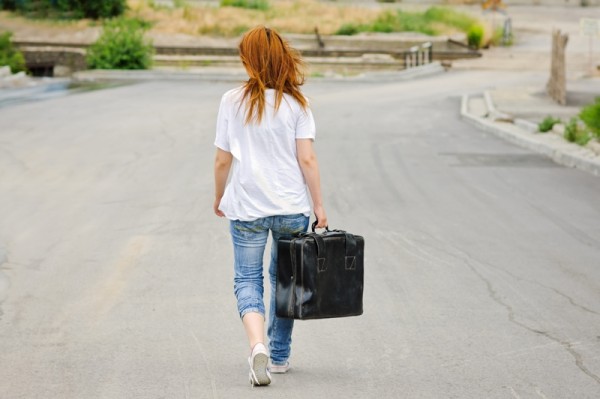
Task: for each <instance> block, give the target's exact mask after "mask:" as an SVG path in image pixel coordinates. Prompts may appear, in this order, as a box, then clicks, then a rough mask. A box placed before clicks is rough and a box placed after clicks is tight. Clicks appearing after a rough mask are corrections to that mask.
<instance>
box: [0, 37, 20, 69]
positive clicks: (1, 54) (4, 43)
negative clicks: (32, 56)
mask: <svg viewBox="0 0 600 399" xmlns="http://www.w3.org/2000/svg"><path fill="white" fill-rule="evenodd" d="M11 38H12V33H11V32H5V33H2V34H0V66H8V67H10V70H11V72H12V73H17V72H22V71H25V70H26V68H25V57H23V53H21V52H20V51H19V50H17V49H15V47H14V46H13V43H12V41H11Z"/></svg>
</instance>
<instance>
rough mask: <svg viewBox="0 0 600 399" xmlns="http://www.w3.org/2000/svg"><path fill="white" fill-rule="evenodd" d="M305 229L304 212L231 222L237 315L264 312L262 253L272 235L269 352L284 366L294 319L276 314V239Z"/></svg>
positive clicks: (277, 362) (289, 347) (288, 354)
mask: <svg viewBox="0 0 600 399" xmlns="http://www.w3.org/2000/svg"><path fill="white" fill-rule="evenodd" d="M307 228H308V217H307V216H304V215H303V214H297V215H285V216H269V217H266V218H261V219H257V220H253V221H251V222H242V221H239V220H232V221H231V222H230V231H231V237H232V239H233V251H234V262H235V263H234V268H235V277H234V292H235V296H236V298H237V306H238V312H239V314H240V317H242V318H243V317H244V315H245V314H246V313H248V312H256V313H260V314H262V315H263V317H264V315H265V305H264V302H263V292H264V289H263V254H264V252H265V246H266V244H267V238H268V237H269V230H271V234H272V235H273V245H272V246H271V264H270V266H269V277H270V281H271V303H270V305H269V306H270V310H269V325H268V329H267V336H268V337H269V351H270V352H271V362H272V363H273V364H276V365H283V364H285V363H286V361H287V360H288V358H289V357H290V350H291V344H292V329H293V327H294V320H292V319H283V318H279V317H277V316H276V315H275V289H276V287H277V240H278V239H279V238H281V237H291V236H292V235H293V234H295V233H300V232H305V231H306V230H307Z"/></svg>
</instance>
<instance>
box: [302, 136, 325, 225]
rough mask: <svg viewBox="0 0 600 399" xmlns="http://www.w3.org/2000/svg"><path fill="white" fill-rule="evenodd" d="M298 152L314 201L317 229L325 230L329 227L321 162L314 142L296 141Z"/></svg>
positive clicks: (307, 140)
mask: <svg viewBox="0 0 600 399" xmlns="http://www.w3.org/2000/svg"><path fill="white" fill-rule="evenodd" d="M296 151H297V156H298V164H299V165H300V169H302V174H303V175H304V179H305V180H306V184H307V185H308V190H309V191H310V196H311V198H312V201H313V207H314V209H313V211H314V212H315V216H316V217H317V227H319V228H324V227H326V226H327V214H326V213H325V208H324V207H323V197H322V196H321V176H320V174H319V162H318V160H317V154H315V150H314V148H313V141H312V140H311V139H298V140H296Z"/></svg>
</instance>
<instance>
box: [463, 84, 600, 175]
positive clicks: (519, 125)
mask: <svg viewBox="0 0 600 399" xmlns="http://www.w3.org/2000/svg"><path fill="white" fill-rule="evenodd" d="M568 90H569V92H568V95H567V105H566V106H561V105H559V104H557V103H555V102H554V101H552V99H550V98H549V97H548V96H547V95H546V94H545V92H544V89H543V87H539V86H528V87H524V86H518V87H512V86H511V87H504V88H499V89H492V90H487V91H485V92H484V93H482V94H480V95H477V94H475V95H465V96H464V97H463V101H462V105H461V116H462V117H463V119H465V120H466V121H468V122H470V123H472V124H474V125H475V126H477V127H479V128H480V129H482V130H485V131H487V132H490V133H493V134H495V135H497V136H500V137H502V138H504V139H506V140H508V141H511V142H513V143H515V144H517V145H519V146H521V147H524V148H528V149H530V150H533V151H536V152H539V153H542V154H545V155H547V156H549V157H550V158H552V159H553V160H554V161H555V162H557V163H559V164H562V165H565V166H569V167H575V168H578V169H581V170H585V171H588V172H591V173H593V174H595V175H597V176H600V143H599V142H598V141H597V140H594V139H593V140H591V141H590V143H588V145H587V146H585V147H582V146H580V145H577V144H574V143H570V142H568V141H566V140H565V139H564V138H563V137H562V133H561V131H560V130H559V129H555V130H554V131H552V132H549V133H547V134H541V133H539V132H538V129H537V124H538V123H539V122H540V121H542V120H543V119H544V118H545V117H546V116H553V117H558V118H560V119H561V120H563V121H565V122H566V121H568V120H569V119H570V118H572V117H574V116H577V115H578V114H579V112H580V111H581V108H582V107H583V106H585V105H587V104H589V103H591V102H593V101H594V98H595V97H596V96H597V95H598V94H599V93H600V78H585V79H579V80H575V81H571V82H569V84H568Z"/></svg>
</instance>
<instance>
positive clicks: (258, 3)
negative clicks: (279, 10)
mask: <svg viewBox="0 0 600 399" xmlns="http://www.w3.org/2000/svg"><path fill="white" fill-rule="evenodd" d="M220 4H221V7H239V8H247V9H250V10H262V11H265V10H268V9H269V8H270V7H271V5H270V4H269V1H268V0H221V3H220Z"/></svg>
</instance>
